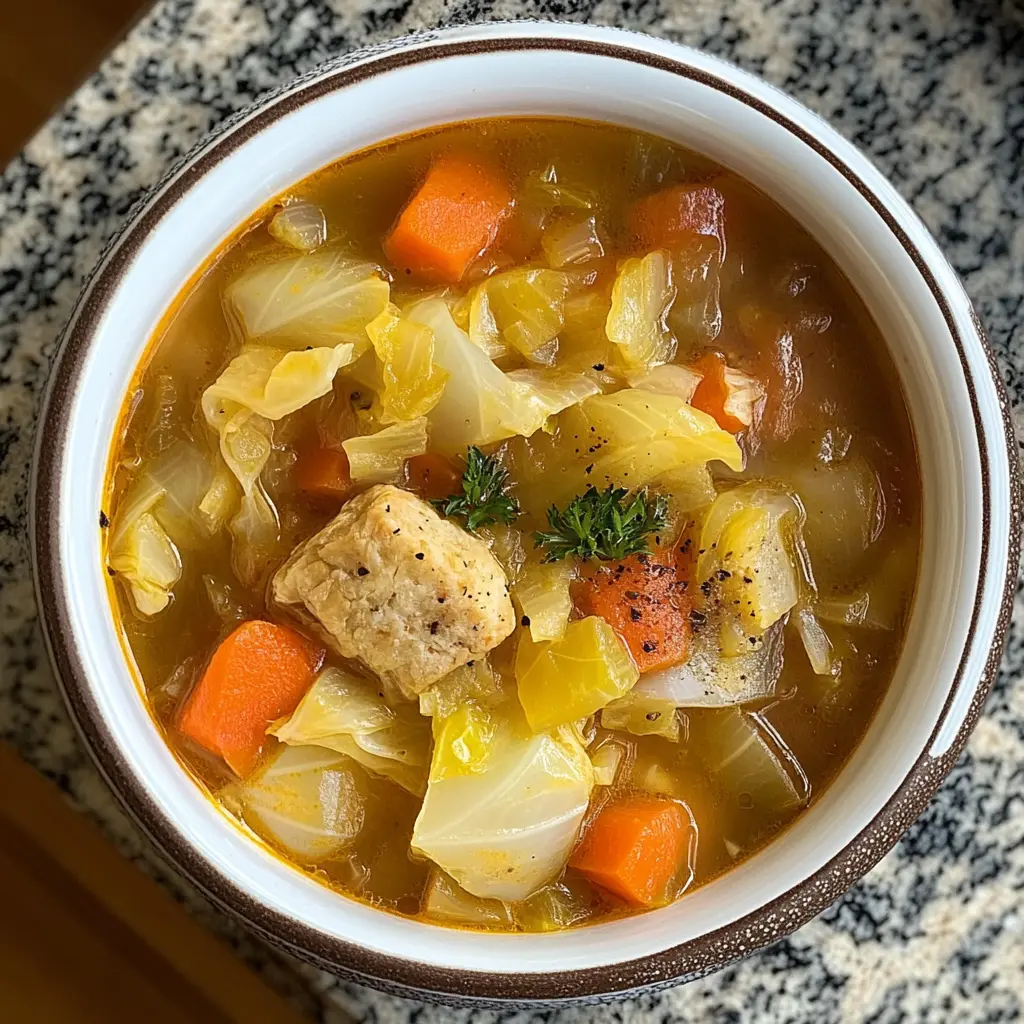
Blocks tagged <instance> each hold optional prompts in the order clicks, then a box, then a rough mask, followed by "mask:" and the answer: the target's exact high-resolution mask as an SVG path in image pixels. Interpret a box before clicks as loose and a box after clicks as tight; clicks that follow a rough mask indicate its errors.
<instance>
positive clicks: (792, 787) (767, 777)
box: [694, 708, 809, 814]
mask: <svg viewBox="0 0 1024 1024" xmlns="http://www.w3.org/2000/svg"><path fill="white" fill-rule="evenodd" d="M694 728H695V729H697V728H699V729H701V730H703V735H704V738H705V743H704V744H703V749H704V751H705V764H706V767H707V769H708V771H709V772H710V773H711V775H712V777H713V780H714V782H715V783H716V784H717V785H718V786H719V787H720V788H721V791H722V792H724V793H728V794H731V795H732V796H733V799H736V798H738V799H739V800H741V801H743V802H744V805H745V806H748V807H752V808H754V809H755V810H758V811H761V812H769V813H771V814H777V813H778V812H780V811H786V810H790V809H792V808H795V807H798V806H799V805H800V804H803V803H806V802H807V797H808V793H809V789H808V783H807V776H806V775H805V774H804V772H803V769H802V768H801V767H800V764H799V763H798V762H797V760H796V758H795V757H793V755H792V753H791V752H790V751H789V749H788V748H787V747H786V746H785V744H783V743H782V741H781V740H780V739H779V737H778V734H777V733H776V732H775V730H774V729H772V727H771V726H770V725H769V723H768V722H767V720H766V719H765V718H764V717H763V716H761V715H758V714H749V713H746V712H743V711H740V710H739V709H738V708H732V709H730V710H728V711H712V712H706V713H705V714H704V715H703V716H702V717H701V719H700V721H699V722H694Z"/></svg>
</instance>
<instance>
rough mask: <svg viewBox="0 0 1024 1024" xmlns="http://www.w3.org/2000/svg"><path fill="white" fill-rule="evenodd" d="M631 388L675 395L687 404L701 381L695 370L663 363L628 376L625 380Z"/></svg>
mask: <svg viewBox="0 0 1024 1024" xmlns="http://www.w3.org/2000/svg"><path fill="white" fill-rule="evenodd" d="M626 379H627V380H628V381H629V384H630V386H631V387H634V388H639V389H640V390H641V391H655V392H657V393H658V394H660V395H675V397H676V398H681V399H682V400H683V401H684V402H687V403H689V402H690V400H691V399H692V398H693V393H694V392H695V391H696V390H697V385H698V384H699V383H700V382H701V380H702V379H703V378H702V376H701V374H699V373H697V371H696V370H691V369H690V368H689V367H687V366H676V365H675V364H674V363H665V364H664V365H662V366H656V367H654V369H653V370H649V371H646V372H644V373H638V374H630V375H627V378H626Z"/></svg>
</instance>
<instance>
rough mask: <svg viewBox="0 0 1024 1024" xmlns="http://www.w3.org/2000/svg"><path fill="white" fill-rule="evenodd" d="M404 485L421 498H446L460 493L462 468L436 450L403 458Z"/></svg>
mask: <svg viewBox="0 0 1024 1024" xmlns="http://www.w3.org/2000/svg"><path fill="white" fill-rule="evenodd" d="M405 480H406V486H407V487H408V488H409V489H410V490H412V491H415V492H416V493H417V494H418V495H419V496H420V497H421V498H428V499H429V498H447V497H448V495H449V494H461V493H462V468H461V467H460V466H458V465H456V464H455V463H454V462H453V461H452V460H451V459H449V458H447V457H446V456H444V455H439V454H438V453H437V452H427V453H426V454H425V455H414V456H413V457H412V458H411V459H406V460H405Z"/></svg>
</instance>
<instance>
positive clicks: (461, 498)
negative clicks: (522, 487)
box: [431, 445, 519, 533]
mask: <svg viewBox="0 0 1024 1024" xmlns="http://www.w3.org/2000/svg"><path fill="white" fill-rule="evenodd" d="M507 484H508V471H507V470H505V469H503V468H502V466H501V463H499V462H498V460H497V459H495V458H494V457H493V456H490V455H484V453H483V452H482V451H480V449H479V448H477V447H476V446H475V445H472V446H470V448H469V449H468V450H467V452H466V469H465V471H464V472H463V474H462V494H451V495H449V496H448V497H447V498H439V499H435V500H434V501H433V502H431V504H432V505H433V506H434V508H436V509H437V510H438V512H440V513H441V515H443V516H446V517H447V518H448V519H453V518H456V517H457V518H461V519H463V520H464V521H465V527H466V529H467V530H469V531H470V533H472V532H473V531H475V530H476V529H478V528H479V527H481V526H490V525H491V524H492V523H506V524H508V523H511V522H512V521H513V520H514V519H515V518H516V516H518V515H519V505H518V503H517V502H516V500H515V498H513V497H512V496H511V495H509V494H506V493H505V488H506V486H507Z"/></svg>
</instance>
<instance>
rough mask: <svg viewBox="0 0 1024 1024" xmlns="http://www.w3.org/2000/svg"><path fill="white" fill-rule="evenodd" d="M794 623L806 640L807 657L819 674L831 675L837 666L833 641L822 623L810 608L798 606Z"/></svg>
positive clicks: (816, 673) (804, 640) (815, 671)
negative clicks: (833, 651)
mask: <svg viewBox="0 0 1024 1024" xmlns="http://www.w3.org/2000/svg"><path fill="white" fill-rule="evenodd" d="M793 624H794V625H795V626H796V631H797V632H798V633H799V634H800V639H801V640H802V641H803V642H804V650H805V651H806V652H807V658H808V660H809V661H810V663H811V668H812V669H814V674H815V675H818V676H830V675H832V674H833V672H834V671H835V668H836V664H835V662H834V661H833V659H832V642H831V641H830V640H829V638H828V634H827V633H826V632H825V630H824V629H822V626H821V623H820V622H818V619H817V617H816V616H815V614H814V612H812V611H811V610H810V608H797V609H796V610H795V612H794V614H793Z"/></svg>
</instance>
